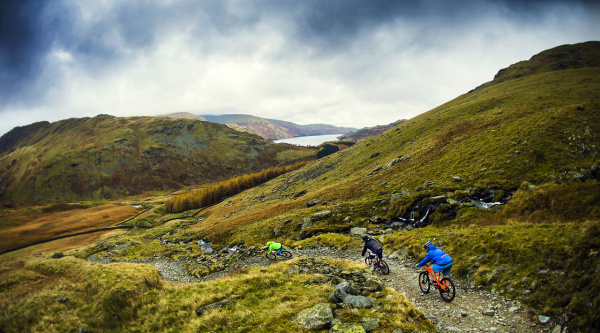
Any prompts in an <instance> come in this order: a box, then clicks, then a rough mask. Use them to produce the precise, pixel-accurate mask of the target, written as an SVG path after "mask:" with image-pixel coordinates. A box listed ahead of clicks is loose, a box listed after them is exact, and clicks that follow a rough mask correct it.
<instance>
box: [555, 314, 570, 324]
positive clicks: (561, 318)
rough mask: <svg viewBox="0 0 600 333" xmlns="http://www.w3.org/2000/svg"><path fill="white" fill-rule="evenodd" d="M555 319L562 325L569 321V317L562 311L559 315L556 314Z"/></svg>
mask: <svg viewBox="0 0 600 333" xmlns="http://www.w3.org/2000/svg"><path fill="white" fill-rule="evenodd" d="M556 320H557V321H558V323H559V324H561V325H562V326H565V325H566V324H567V322H568V321H569V317H567V315H566V314H564V313H563V314H561V315H560V316H558V318H556Z"/></svg>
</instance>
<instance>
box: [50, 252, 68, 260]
mask: <svg viewBox="0 0 600 333" xmlns="http://www.w3.org/2000/svg"><path fill="white" fill-rule="evenodd" d="M64 256H65V255H64V254H63V253H62V252H54V254H53V255H52V259H60V258H62V257H64Z"/></svg>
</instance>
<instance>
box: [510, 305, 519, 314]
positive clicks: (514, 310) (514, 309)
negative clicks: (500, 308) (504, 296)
mask: <svg viewBox="0 0 600 333" xmlns="http://www.w3.org/2000/svg"><path fill="white" fill-rule="evenodd" d="M517 310H519V308H518V307H516V306H512V307H510V308H509V309H508V312H510V313H515V312H516V311H517Z"/></svg>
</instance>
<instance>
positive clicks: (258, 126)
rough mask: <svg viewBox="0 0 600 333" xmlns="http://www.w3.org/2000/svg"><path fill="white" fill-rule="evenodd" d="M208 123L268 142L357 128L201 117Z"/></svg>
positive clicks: (242, 116)
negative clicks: (252, 134) (253, 135)
mask: <svg viewBox="0 0 600 333" xmlns="http://www.w3.org/2000/svg"><path fill="white" fill-rule="evenodd" d="M201 117H203V118H205V119H206V120H207V121H210V122H214V123H219V124H225V125H227V126H230V127H231V128H234V129H236V130H240V131H246V132H249V133H254V134H257V135H260V136H261V137H263V138H265V139H267V140H280V139H288V138H293V137H298V136H309V135H326V134H345V133H347V132H350V131H352V130H355V128H350V127H338V126H333V125H327V124H311V125H298V124H295V123H292V122H289V121H283V120H277V119H268V118H261V117H257V116H252V115H247V114H225V115H201Z"/></svg>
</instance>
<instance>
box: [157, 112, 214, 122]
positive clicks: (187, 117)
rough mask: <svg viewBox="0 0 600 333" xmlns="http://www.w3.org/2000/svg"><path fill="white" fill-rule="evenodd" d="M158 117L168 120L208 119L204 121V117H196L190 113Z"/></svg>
mask: <svg viewBox="0 0 600 333" xmlns="http://www.w3.org/2000/svg"><path fill="white" fill-rule="evenodd" d="M157 117H167V118H173V119H195V120H201V121H206V119H204V118H203V117H200V116H198V115H195V114H193V113H190V112H175V113H169V114H164V115H158V116H157Z"/></svg>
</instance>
